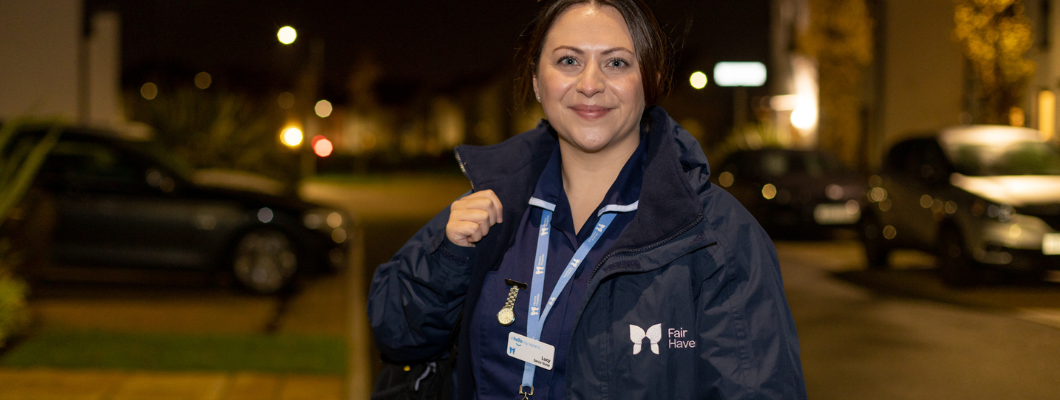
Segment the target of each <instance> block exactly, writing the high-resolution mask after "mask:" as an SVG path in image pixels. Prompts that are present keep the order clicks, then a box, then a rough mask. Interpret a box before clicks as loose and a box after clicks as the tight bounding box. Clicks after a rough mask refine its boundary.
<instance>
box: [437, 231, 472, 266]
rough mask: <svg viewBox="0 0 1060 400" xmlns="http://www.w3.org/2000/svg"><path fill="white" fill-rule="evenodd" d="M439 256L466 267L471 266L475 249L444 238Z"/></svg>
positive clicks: (439, 248)
mask: <svg viewBox="0 0 1060 400" xmlns="http://www.w3.org/2000/svg"><path fill="white" fill-rule="evenodd" d="M443 236H444V235H443ZM438 254H439V255H441V256H442V257H444V258H445V259H446V260H447V261H449V262H452V263H454V264H456V265H459V266H466V265H471V261H472V260H474V258H475V248H474V247H464V246H460V245H457V244H456V243H453V242H451V241H449V238H448V237H444V238H443V239H442V245H441V246H439V247H438Z"/></svg>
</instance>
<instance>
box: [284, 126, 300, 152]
mask: <svg viewBox="0 0 1060 400" xmlns="http://www.w3.org/2000/svg"><path fill="white" fill-rule="evenodd" d="M280 142H283V144H285V145H287V147H297V146H298V145H300V144H302V130H301V129H298V128H296V127H293V126H291V127H288V128H287V129H284V130H283V132H282V133H280Z"/></svg>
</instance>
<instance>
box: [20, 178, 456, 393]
mask: <svg viewBox="0 0 1060 400" xmlns="http://www.w3.org/2000/svg"><path fill="white" fill-rule="evenodd" d="M469 188H470V185H468V183H467V181H466V180H465V179H464V178H462V177H460V176H453V177H449V176H442V177H416V176H412V177H399V178H397V179H380V180H374V181H370V182H358V183H354V184H350V183H348V182H346V183H344V182H338V183H333V182H310V183H308V184H305V185H304V186H303V187H302V188H301V195H302V197H303V198H306V199H309V200H312V201H316V202H318V203H322V204H327V205H331V206H335V207H339V208H342V209H346V210H348V211H350V212H351V213H352V215H355V216H357V218H358V219H359V220H360V225H361V226H362V227H364V226H367V227H368V229H372V227H374V226H379V225H382V224H392V223H393V222H394V221H395V220H401V219H405V220H409V221H410V222H409V224H413V225H420V224H422V221H424V220H426V219H429V218H430V217H431V216H433V215H434V214H435V213H437V212H438V211H439V210H440V209H442V208H443V207H445V206H446V205H448V204H449V202H451V201H453V200H454V199H456V198H457V197H458V196H459V195H460V194H462V193H464V192H465V191H467V190H468V189H469ZM410 227H411V225H410ZM411 229H415V228H411ZM376 236H378V237H376ZM392 236H394V237H390V236H385V235H371V234H370V235H369V237H368V238H367V240H366V237H365V235H364V233H363V232H358V233H357V234H355V235H353V237H352V240H353V244H352V248H351V253H350V261H351V265H350V267H349V269H348V270H347V272H346V273H342V274H338V275H336V276H334V277H329V278H324V279H313V280H310V281H308V282H306V283H305V285H304V287H303V288H302V290H300V291H299V292H298V294H297V295H295V296H292V297H290V298H286V299H282V298H276V297H263V296H250V295H239V294H233V291H232V290H230V289H228V288H216V287H214V288H209V287H207V288H205V289H204V288H202V285H201V282H187V283H186V284H185V285H184V286H177V287H167V286H164V285H161V286H159V285H155V286H147V287H143V285H140V284H139V282H141V281H142V280H143V279H145V278H144V277H140V276H131V277H128V281H129V282H125V283H124V286H120V285H123V284H122V283H119V284H118V285H119V288H118V289H115V286H114V285H110V286H107V285H102V286H100V285H93V284H87V285H78V284H73V285H65V286H64V285H50V286H48V287H45V288H43V289H41V290H38V291H37V292H36V294H35V296H34V297H35V298H33V299H31V308H32V309H33V313H34V317H35V322H34V323H35V325H36V327H37V328H39V329H48V328H52V327H58V328H63V329H89V330H102V331H115V332H148V333H150V332H166V333H188V334H212V333H218V334H239V333H255V334H260V333H263V332H264V333H279V334H284V333H290V334H311V335H330V336H342V337H348V338H350V340H349V342H348V346H349V365H350V368H349V373H348V374H347V375H346V376H320V375H304V374H291V373H258V372H249V371H232V372H204V371H186V372H161V371H116V370H100V369H77V370H73V369H54V368H29V369H13V368H0V400H37V399H41V400H45V399H47V400H52V399H55V400H59V399H62V400H66V399H84V400H133V399H162V400H170V399H172V400H185V399H187V400H236V399H255V400H273V399H275V400H281V399H282V400H294V399H319V400H331V399H367V398H368V397H369V393H370V390H371V383H372V379H373V377H372V371H373V369H375V368H377V367H378V360H377V358H378V355H377V354H376V353H374V346H373V345H372V342H371V339H370V338H371V333H370V329H369V328H368V320H367V315H366V308H367V307H366V304H365V301H366V299H367V290H368V282H369V281H370V277H371V272H372V271H371V270H374V264H376V263H378V262H379V260H378V258H379V257H381V256H380V255H375V254H374V253H373V255H372V256H371V257H370V258H372V260H369V261H371V264H367V265H369V266H370V267H373V268H369V269H366V268H365V265H366V263H365V242H366V241H367V242H368V246H375V247H387V248H386V249H384V250H385V251H383V252H390V253H391V254H392V252H393V250H396V248H397V247H398V246H400V243H402V242H403V241H404V239H399V238H397V236H403V237H405V238H407V232H403V231H401V232H399V233H398V234H394V235H392ZM380 240H384V241H385V242H386V243H380V242H379V241H380ZM376 253H378V252H376ZM386 257H389V255H387V256H386ZM52 272H55V273H59V274H69V273H71V271H52ZM92 273H93V274H94V273H95V272H92ZM163 280H166V281H171V280H172V279H170V278H168V277H167V278H163ZM35 290H37V289H35ZM189 294H190V295H189Z"/></svg>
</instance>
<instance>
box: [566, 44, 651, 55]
mask: <svg viewBox="0 0 1060 400" xmlns="http://www.w3.org/2000/svg"><path fill="white" fill-rule="evenodd" d="M556 50H570V51H573V52H575V53H578V54H579V55H581V54H585V52H584V51H582V49H579V48H577V47H573V46H557V47H556V48H555V49H553V50H552V51H553V52H555V51H556ZM619 51H625V52H627V53H630V54H634V53H633V51H631V50H629V49H627V48H625V47H621V46H620V47H612V48H610V49H607V50H604V51H603V53H602V54H604V55H608V54H611V53H615V52H619Z"/></svg>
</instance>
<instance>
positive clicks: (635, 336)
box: [629, 324, 662, 354]
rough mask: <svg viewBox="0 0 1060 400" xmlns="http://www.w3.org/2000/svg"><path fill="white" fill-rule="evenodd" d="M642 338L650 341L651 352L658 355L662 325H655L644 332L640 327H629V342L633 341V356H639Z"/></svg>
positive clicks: (631, 325)
mask: <svg viewBox="0 0 1060 400" xmlns="http://www.w3.org/2000/svg"><path fill="white" fill-rule="evenodd" d="M644 338H648V340H649V341H651V352H652V353H655V354H659V340H661V339H662V324H655V325H652V326H651V327H649V328H648V331H647V332H645V331H644V329H641V327H639V326H636V325H633V324H630V325H629V340H631V341H633V354H639V353H640V349H641V345H642V343H643V342H644Z"/></svg>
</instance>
